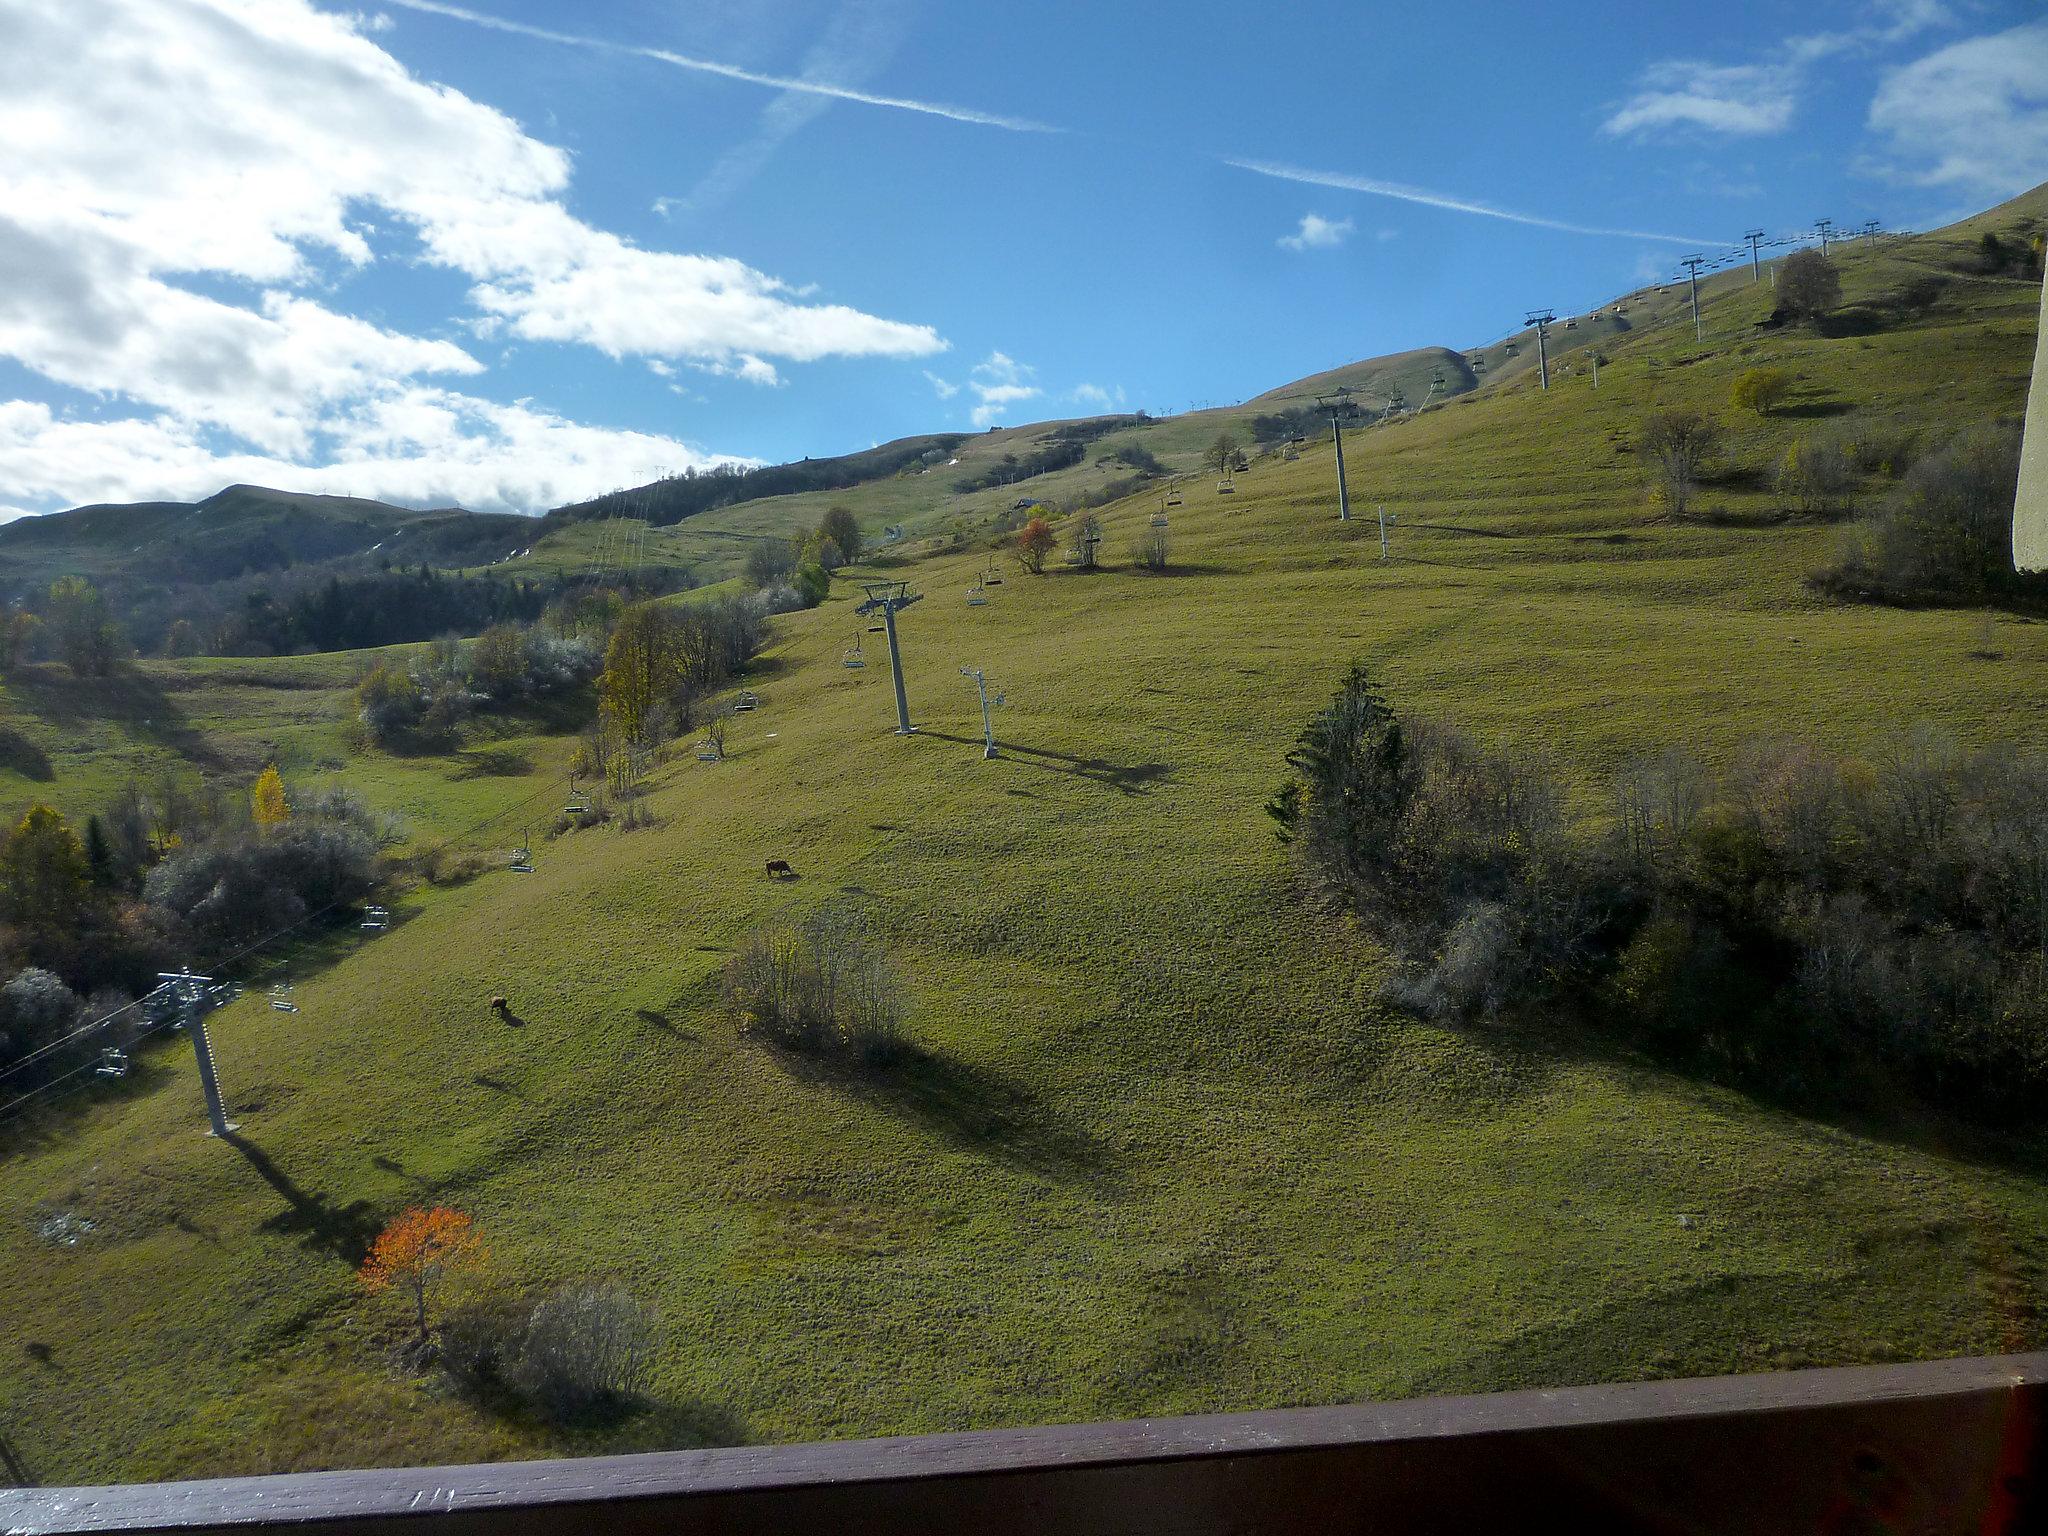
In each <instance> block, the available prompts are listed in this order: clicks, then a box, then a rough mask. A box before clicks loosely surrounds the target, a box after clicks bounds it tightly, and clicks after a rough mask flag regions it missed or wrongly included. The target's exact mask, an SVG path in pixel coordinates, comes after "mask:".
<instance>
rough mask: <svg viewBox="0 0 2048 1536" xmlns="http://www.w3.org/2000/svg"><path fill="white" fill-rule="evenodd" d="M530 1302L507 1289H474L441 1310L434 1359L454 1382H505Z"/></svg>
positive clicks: (475, 1388) (477, 1388)
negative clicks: (437, 1344)
mask: <svg viewBox="0 0 2048 1536" xmlns="http://www.w3.org/2000/svg"><path fill="white" fill-rule="evenodd" d="M532 1311H533V1309H532V1307H531V1306H530V1305H528V1304H527V1303H525V1302H523V1301H521V1300H520V1299H519V1298H518V1297H517V1296H515V1295H512V1294H510V1293H509V1292H506V1291H502V1290H493V1289H477V1290H474V1291H472V1292H471V1293H469V1294H467V1295H463V1296H461V1297H459V1298H458V1299H456V1300H455V1301H452V1302H450V1303H449V1304H448V1306H447V1307H446V1308H445V1309H444V1310H443V1312H442V1314H441V1328H440V1338H439V1348H438V1349H437V1350H436V1351H435V1359H436V1361H437V1362H438V1363H439V1365H440V1367H441V1369H442V1370H444V1371H445V1372H447V1373H448V1375H449V1376H450V1377H451V1378H452V1379H453V1380H454V1381H455V1383H456V1384H457V1385H458V1386H461V1387H463V1388H465V1389H467V1390H468V1391H470V1392H487V1391H489V1390H491V1389H492V1388H495V1387H501V1386H508V1385H510V1383H509V1381H508V1380H507V1378H508V1376H509V1375H510V1374H511V1372H512V1369H513V1367H514V1365H515V1364H516V1363H517V1361H518V1359H519V1348H520V1344H521V1341H523V1340H524V1339H525V1337H526V1326H527V1321H528V1319H529V1318H530V1317H531V1316H532Z"/></svg>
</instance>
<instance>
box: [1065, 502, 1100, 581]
mask: <svg viewBox="0 0 2048 1536" xmlns="http://www.w3.org/2000/svg"><path fill="white" fill-rule="evenodd" d="M1069 537H1070V538H1071V539H1072V541H1073V550H1074V554H1075V556H1076V559H1077V563H1078V564H1079V565H1080V567H1081V569H1082V570H1084V571H1092V570H1094V569H1095V549H1096V546H1097V545H1099V544H1100V543H1101V542H1102V519H1101V518H1099V517H1097V516H1096V515H1095V514H1094V513H1093V512H1083V513H1082V514H1081V515H1080V516H1079V517H1077V518H1075V519H1074V522H1073V526H1072V528H1071V529H1070V530H1069Z"/></svg>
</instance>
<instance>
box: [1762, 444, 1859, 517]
mask: <svg viewBox="0 0 2048 1536" xmlns="http://www.w3.org/2000/svg"><path fill="white" fill-rule="evenodd" d="M1778 494H1779V495H1780V496H1782V497H1784V498H1785V499H1786V500H1787V501H1789V502H1791V503H1792V504H1793V505H1794V506H1796V507H1798V509H1799V510H1800V511H1802V512H1807V513H1817V514H1823V515H1831V516H1832V515H1839V514H1841V513H1844V512H1848V511H1851V510H1853V508H1854V506H1855V501H1856V465H1855V461H1854V459H1853V458H1852V457H1851V456H1850V452H1849V448H1848V445H1847V444H1846V443H1845V442H1844V441H1843V440H1842V439H1841V438H1840V437H1839V436H1836V435H1834V434H1832V433H1822V432H1817V433H1815V434H1814V435H1812V436H1811V437H1808V438H1805V439H1803V440H1802V441H1800V442H1798V443H1795V444H1793V445H1792V447H1791V448H1789V449H1787V450H1786V453H1785V458H1784V461H1783V462H1782V463H1781V464H1779V466H1778Z"/></svg>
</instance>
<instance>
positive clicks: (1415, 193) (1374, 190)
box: [1223, 159, 1704, 245]
mask: <svg viewBox="0 0 2048 1536" xmlns="http://www.w3.org/2000/svg"><path fill="white" fill-rule="evenodd" d="M1223 163H1224V164H1225V165H1228V166H1234V167H1235V168H1236V169H1238V170H1240V171H1251V172H1253V173H1254V174H1255V175H1259V176H1271V177H1273V178H1274V179H1275V180H1278V181H1298V182H1300V183H1302V184H1303V185H1304V186H1310V187H1337V188H1340V189H1342V190H1343V191H1346V192H1363V193H1366V194H1367V195H1368V196H1371V197H1390V198H1392V199H1394V200H1395V201H1396V202H1401V203H1420V204H1421V205H1422V206H1424V207H1425V208H1444V209H1448V210H1449V211H1451V212H1453V213H1473V214H1478V215H1479V216H1480V217H1481V218H1487V219H1505V220H1506V221H1507V222H1508V223H1510V224H1527V225H1530V226H1532V227H1534V228H1536V229H1558V230H1563V231H1564V232H1565V233H1566V234H1569V235H1619V236H1622V237H1624V238H1626V239H1630V240H1664V241H1668V242H1669V243H1671V244H1672V245H1700V244H1703V243H1704V242H1703V241H1701V240H1700V238H1699V237H1698V236H1695V235H1658V234H1650V233H1647V232H1645V231H1643V230H1637V229H1605V228H1602V227H1600V226H1599V225H1587V224H1568V223H1566V222H1564V221H1563V220H1561V219H1545V218H1539V217H1537V216H1536V215H1535V214H1533V213H1516V212H1514V211H1513V210H1511V209H1507V208H1498V207H1495V206H1494V205H1493V204H1491V203H1481V202H1477V201H1474V200H1473V199H1471V198H1466V197H1454V196H1452V195H1451V194H1450V193H1448V192H1432V191H1430V190H1429V189H1428V188H1427V187H1411V186H1408V185H1405V184H1404V183H1402V182H1398V181H1381V180H1378V179H1377V178H1375V177H1371V176H1351V175H1347V174H1345V173H1344V172H1342V171H1312V170H1309V169H1307V168H1306V167H1303V166H1299V165H1283V164H1281V163H1279V162H1278V161H1273V160H1235V159H1226V160H1225V161H1224V162H1223Z"/></svg>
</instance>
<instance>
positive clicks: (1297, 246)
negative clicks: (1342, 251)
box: [1276, 213, 1356, 251]
mask: <svg viewBox="0 0 2048 1536" xmlns="http://www.w3.org/2000/svg"><path fill="white" fill-rule="evenodd" d="M1355 227H1356V226H1355V225H1353V223H1352V221H1351V220H1349V219H1326V218H1324V217H1323V216H1322V215H1321V214H1319V213H1304V214H1303V215H1302V216H1301V227H1300V228H1299V229H1297V230H1295V232H1294V233H1293V234H1291V235H1282V236H1281V237H1280V238H1279V240H1278V241H1277V242H1276V244H1278V245H1279V246H1281V248H1282V249H1284V250H1289V251H1325V250H1328V249H1330V248H1331V247H1332V246H1338V245H1342V244H1343V243H1344V241H1345V240H1346V238H1348V237H1349V235H1350V234H1351V231H1352V230H1353V229H1354V228H1355Z"/></svg>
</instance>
